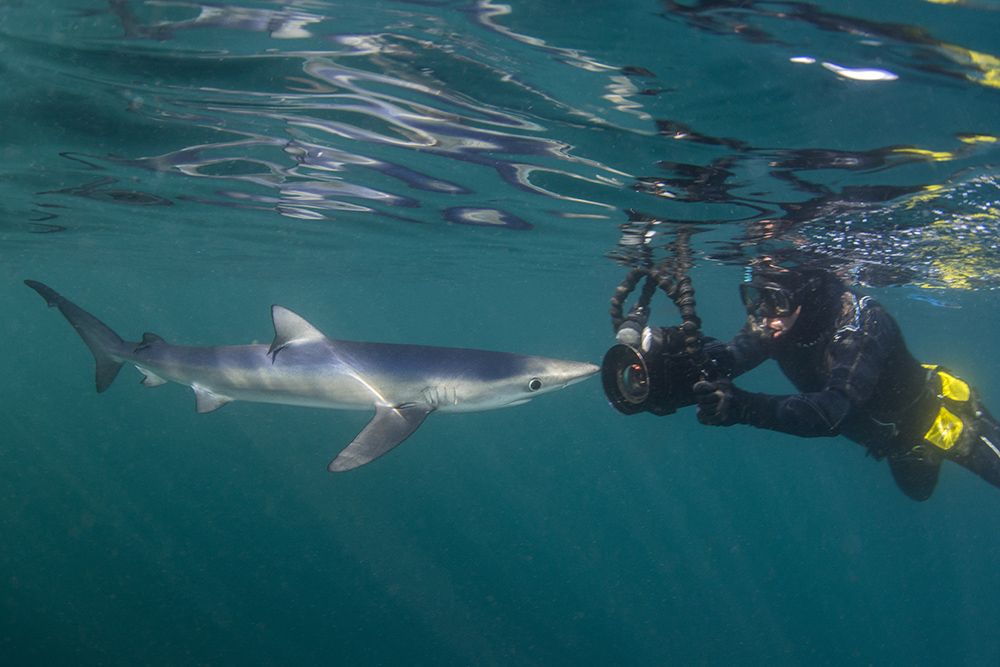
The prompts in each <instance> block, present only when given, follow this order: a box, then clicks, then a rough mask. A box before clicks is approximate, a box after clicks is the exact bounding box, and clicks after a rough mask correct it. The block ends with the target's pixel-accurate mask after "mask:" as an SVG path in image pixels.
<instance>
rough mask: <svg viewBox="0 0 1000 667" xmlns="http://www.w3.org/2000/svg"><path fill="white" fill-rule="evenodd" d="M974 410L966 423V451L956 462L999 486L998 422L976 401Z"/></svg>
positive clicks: (999, 440) (999, 447)
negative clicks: (967, 430)
mask: <svg viewBox="0 0 1000 667" xmlns="http://www.w3.org/2000/svg"><path fill="white" fill-rule="evenodd" d="M976 412H977V417H976V419H975V420H974V421H972V423H971V424H968V426H971V428H970V429H969V438H970V444H969V449H968V453H967V454H966V455H965V456H963V457H962V458H961V459H959V460H958V463H960V464H961V465H963V466H965V467H966V468H968V469H969V470H971V471H972V472H974V473H976V474H977V475H979V476H980V477H982V478H983V479H985V480H986V481H987V482H989V483H990V484H992V485H993V486H998V487H1000V422H997V420H996V418H995V417H994V416H993V415H991V414H990V413H989V412H988V411H987V410H986V408H985V407H983V405H982V404H981V403H979V402H978V401H977V405H976Z"/></svg>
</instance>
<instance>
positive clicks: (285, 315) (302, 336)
mask: <svg viewBox="0 0 1000 667" xmlns="http://www.w3.org/2000/svg"><path fill="white" fill-rule="evenodd" d="M271 320H272V321H273V322H274V340H273V341H272V342H271V347H269V348H267V353H268V354H269V355H271V363H272V364H273V363H274V360H275V359H276V358H277V357H278V352H280V351H281V349H282V348H285V347H288V346H289V345H292V344H293V343H304V342H307V341H313V340H322V339H323V338H326V336H324V335H323V332H322V331H320V330H319V329H317V328H316V327H314V326H313V325H311V324H309V322H307V321H306V319H305V318H304V317H302V316H301V315H296V314H295V313H293V312H292V311H290V310H288V309H287V308H285V307H284V306H278V305H274V306H271Z"/></svg>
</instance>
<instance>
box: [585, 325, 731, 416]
mask: <svg viewBox="0 0 1000 667" xmlns="http://www.w3.org/2000/svg"><path fill="white" fill-rule="evenodd" d="M713 342H716V343H717V341H713ZM701 378H702V372H701V370H700V369H699V368H698V366H697V365H696V364H695V362H694V360H693V359H692V358H691V355H690V354H688V352H687V351H686V350H685V346H684V334H683V333H682V331H681V328H680V327H645V328H644V329H643V331H642V340H641V343H640V345H639V346H638V347H635V346H633V345H628V344H622V343H619V344H618V345H615V346H613V347H612V348H611V349H610V350H608V351H607V354H605V355H604V361H603V362H602V364H601V384H602V385H603V386H604V395H605V396H607V397H608V401H610V403H611V406H612V407H613V408H614V409H615V410H618V412H621V413H622V414H626V415H635V414H639V413H640V412H651V413H653V414H654V415H658V416H661V417H662V416H664V415H669V414H673V413H674V412H676V411H677V409H678V408H683V407H685V406H688V405H694V404H695V402H696V401H695V398H694V392H693V391H692V387H693V386H694V384H695V383H696V382H698V381H699V380H700V379H701Z"/></svg>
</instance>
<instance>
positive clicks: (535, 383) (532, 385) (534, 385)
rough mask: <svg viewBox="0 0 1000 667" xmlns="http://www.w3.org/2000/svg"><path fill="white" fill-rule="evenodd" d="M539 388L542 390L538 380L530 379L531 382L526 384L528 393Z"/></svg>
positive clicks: (540, 382)
mask: <svg viewBox="0 0 1000 667" xmlns="http://www.w3.org/2000/svg"><path fill="white" fill-rule="evenodd" d="M541 388H542V381H541V380H539V379H538V378H531V381H530V382H528V391H538V390H539V389H541Z"/></svg>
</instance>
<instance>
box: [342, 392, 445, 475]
mask: <svg viewBox="0 0 1000 667" xmlns="http://www.w3.org/2000/svg"><path fill="white" fill-rule="evenodd" d="M432 410H434V408H432V407H431V406H429V405H425V404H420V403H408V404H406V405H402V406H399V407H395V408H394V407H392V406H389V405H377V406H375V416H374V417H372V420H371V421H370V422H368V425H367V426H365V427H364V429H362V431H361V433H358V435H357V437H356V438H354V442H352V443H351V444H350V445H348V446H347V447H346V448H345V449H344V451H342V452H340V454H339V455H337V458H335V459H334V460H333V461H331V462H330V465H329V467H328V468H327V470H329V471H330V472H343V471H345V470H353V469H354V468H358V467H360V466H363V465H364V464H366V463H371V462H372V461H374V460H375V459H377V458H378V457H380V456H382V455H383V454H385V453H386V452H388V451H389V450H390V449H392V448H393V447H395V446H396V445H398V444H399V443H401V442H403V441H404V440H406V439H407V438H408V437H410V435H411V434H412V433H413V432H414V431H416V430H417V428H418V427H419V426H420V425H421V424H423V423H424V418H425V417H427V415H428V414H430V413H431V411H432Z"/></svg>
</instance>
